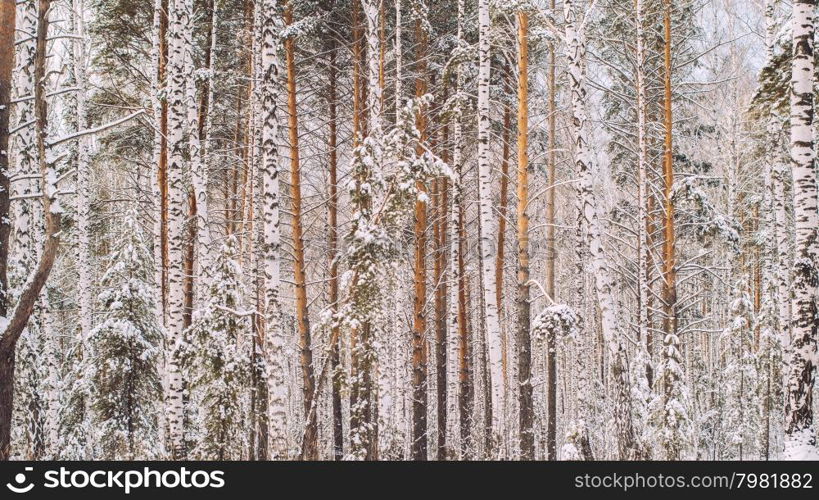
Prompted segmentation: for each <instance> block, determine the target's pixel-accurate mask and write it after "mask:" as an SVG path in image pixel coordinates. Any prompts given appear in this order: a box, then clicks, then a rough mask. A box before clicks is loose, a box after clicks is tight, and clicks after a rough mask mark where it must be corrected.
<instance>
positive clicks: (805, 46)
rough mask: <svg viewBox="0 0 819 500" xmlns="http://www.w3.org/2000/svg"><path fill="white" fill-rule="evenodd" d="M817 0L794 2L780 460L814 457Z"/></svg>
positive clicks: (818, 221)
mask: <svg viewBox="0 0 819 500" xmlns="http://www.w3.org/2000/svg"><path fill="white" fill-rule="evenodd" d="M815 11H816V0H795V1H794V2H793V18H792V30H793V60H792V61H793V62H792V74H791V87H792V91H791V172H792V174H793V212H794V226H795V228H794V229H795V231H794V233H795V234H794V263H793V284H792V287H791V288H792V290H793V299H792V302H791V311H792V314H793V318H792V321H791V331H790V337H791V345H790V365H789V366H788V372H787V373H788V375H787V382H786V388H785V392H786V406H785V455H784V456H785V458H788V459H819V450H818V449H817V447H816V428H815V424H814V419H813V399H812V397H813V387H814V381H815V377H816V370H815V369H816V360H817V336H818V335H819V332H817V329H818V328H819V320H817V318H818V317H819V316H817V304H816V300H817V279H819V278H817V274H818V272H817V257H819V255H818V253H819V252H817V248H819V242H817V238H819V215H817V189H816V170H815V165H814V162H815V159H816V153H815V151H814V143H813V130H812V128H813V113H814V109H813V101H814V88H813V74H814V53H813V45H814V40H813V38H814V29H815V28H814V14H815Z"/></svg>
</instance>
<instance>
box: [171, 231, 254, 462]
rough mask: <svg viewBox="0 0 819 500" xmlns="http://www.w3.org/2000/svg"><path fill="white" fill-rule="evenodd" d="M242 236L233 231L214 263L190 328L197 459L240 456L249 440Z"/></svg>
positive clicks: (189, 376) (190, 380) (189, 362)
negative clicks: (204, 296) (239, 240)
mask: <svg viewBox="0 0 819 500" xmlns="http://www.w3.org/2000/svg"><path fill="white" fill-rule="evenodd" d="M237 258H238V255H237V241H236V238H235V236H229V237H228V239H227V240H226V242H225V244H224V245H223V246H222V249H221V252H220V253H219V255H218V257H217V260H216V262H215V263H214V266H213V269H212V277H211V282H210V284H209V286H208V292H207V293H208V295H207V299H206V302H205V304H204V306H203V307H202V310H201V311H199V313H198V317H197V318H196V319H195V320H194V323H193V324H192V325H191V327H190V328H189V329H188V330H187V332H186V334H185V336H186V344H185V355H184V365H185V368H186V369H185V373H186V380H187V382H188V387H189V389H190V392H191V401H192V404H193V407H194V408H196V409H197V411H198V419H197V422H198V426H199V430H200V432H199V436H198V443H197V445H196V447H195V448H194V449H193V450H191V456H192V457H193V458H195V459H197V460H237V459H239V458H241V457H242V455H241V454H242V451H243V449H244V447H245V444H246V441H247V435H246V434H245V433H244V432H243V424H244V415H245V413H246V411H245V408H244V406H243V397H242V393H243V390H242V389H243V387H244V386H245V385H246V383H247V381H248V379H249V373H250V360H249V359H248V357H247V352H246V351H245V350H242V349H241V348H240V344H239V342H240V339H242V338H244V337H246V336H248V335H249V333H250V328H249V327H250V324H249V321H248V319H249V316H250V314H249V313H246V312H244V311H243V310H242V309H241V307H242V294H241V290H242V281H241V279H242V268H241V266H240V265H239V263H238V261H237Z"/></svg>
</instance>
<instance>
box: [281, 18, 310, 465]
mask: <svg viewBox="0 0 819 500" xmlns="http://www.w3.org/2000/svg"><path fill="white" fill-rule="evenodd" d="M284 21H285V24H286V25H287V26H290V25H292V24H293V6H292V4H291V3H289V2H288V4H287V6H286V7H285V11H284ZM295 52H296V43H295V40H294V38H293V37H292V36H291V37H288V38H287V39H285V41H284V53H285V61H286V65H287V108H288V136H289V139H290V198H291V201H292V207H291V210H292V213H293V274H294V278H295V294H296V322H297V324H298V328H299V362H300V364H301V376H302V393H303V399H304V400H303V403H304V415H305V416H306V417H307V416H309V419H308V421H307V422H306V423H305V436H306V438H305V444H306V446H305V448H304V449H303V450H302V451H301V456H302V459H304V460H317V459H318V419H317V417H316V412H315V411H312V412H311V411H310V407H311V406H312V405H313V393H314V392H315V388H316V382H315V376H314V375H313V350H312V346H311V342H310V313H309V311H308V308H307V277H306V273H305V270H304V268H305V261H304V236H303V229H302V221H301V164H300V159H299V115H298V110H297V109H296V62H295V57H296V55H295Z"/></svg>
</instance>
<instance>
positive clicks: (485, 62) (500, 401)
mask: <svg viewBox="0 0 819 500" xmlns="http://www.w3.org/2000/svg"><path fill="white" fill-rule="evenodd" d="M490 30H491V20H490V17H489V0H478V204H479V224H478V231H479V235H478V238H479V240H480V261H481V288H482V290H481V297H482V300H481V305H482V311H481V313H482V314H481V321H482V324H483V325H484V331H483V332H482V334H483V335H484V337H485V339H486V345H487V348H488V351H489V356H488V358H489V379H490V380H489V382H490V385H491V387H490V388H489V389H490V394H491V398H492V400H491V401H488V402H487V403H488V404H490V405H491V407H492V408H491V412H492V423H491V426H492V434H493V436H491V437H490V438H491V439H492V440H493V441H495V443H494V444H493V445H492V446H495V445H496V444H497V440H498V439H499V438H500V436H501V435H502V434H503V429H504V422H503V413H504V408H505V407H506V399H505V391H504V387H503V361H502V346H501V329H500V318H499V317H498V303H497V297H496V295H495V293H496V282H495V261H494V259H493V258H492V253H493V251H494V250H493V248H492V247H493V245H492V240H493V235H494V234H495V231H496V229H497V225H496V223H495V217H494V214H493V213H492V182H491V181H492V164H491V162H490V158H489V151H490V147H489V137H490V133H489V132H490V126H491V122H490V116H489V84H490V72H491V61H490V54H489V48H490V46H489V38H490ZM488 453H492V452H491V451H488Z"/></svg>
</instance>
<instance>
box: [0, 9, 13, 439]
mask: <svg viewBox="0 0 819 500" xmlns="http://www.w3.org/2000/svg"><path fill="white" fill-rule="evenodd" d="M16 27H17V5H16V2H15V0H3V1H2V2H0V221H10V220H11V214H10V212H9V208H10V204H11V200H10V195H11V178H10V172H9V171H10V163H9V153H8V152H9V142H10V141H9V138H10V136H11V134H10V133H9V124H10V122H11V86H12V68H14V34H15V28H16ZM10 236H11V224H10V223H9V222H0V317H3V318H5V317H6V315H7V314H8V309H9V305H10V304H9V300H8V299H9V297H8V293H9V277H8V261H9V243H10V239H11V238H10ZM5 417H6V415H5V414H4V415H3V418H5ZM8 417H11V415H8ZM0 453H2V452H0Z"/></svg>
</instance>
